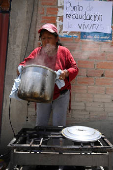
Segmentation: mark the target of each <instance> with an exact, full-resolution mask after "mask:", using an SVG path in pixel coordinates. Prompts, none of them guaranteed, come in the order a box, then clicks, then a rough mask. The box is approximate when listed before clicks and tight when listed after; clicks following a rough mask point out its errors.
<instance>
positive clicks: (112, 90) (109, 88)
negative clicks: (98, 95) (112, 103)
mask: <svg viewBox="0 0 113 170" xmlns="http://www.w3.org/2000/svg"><path fill="white" fill-rule="evenodd" d="M106 94H111V95H113V87H106Z"/></svg>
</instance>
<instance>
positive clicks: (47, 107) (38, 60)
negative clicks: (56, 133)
mask: <svg viewBox="0 0 113 170" xmlns="http://www.w3.org/2000/svg"><path fill="white" fill-rule="evenodd" d="M38 33H39V37H40V40H41V43H42V44H41V46H40V47H37V48H36V49H34V50H33V52H31V54H30V55H29V56H28V57H27V58H25V60H24V61H23V62H21V63H20V65H23V66H25V65H27V64H38V65H43V66H46V67H48V68H51V69H52V70H54V71H58V70H62V72H61V74H60V76H59V79H61V80H64V82H65V85H64V86H63V87H62V88H61V89H59V87H58V86H57V84H55V87H54V94H53V101H52V102H51V103H37V119H36V126H47V125H48V121H49V118H50V114H51V111H52V112H53V126H65V125H66V114H67V109H68V106H69V99H70V90H71V81H72V80H73V79H74V78H75V77H76V76H77V74H78V68H77V65H76V62H75V60H74V58H73V56H72V55H71V53H70V51H69V50H68V49H67V48H66V47H64V46H62V45H61V44H60V43H59V36H58V31H57V28H56V26H55V25H53V24H50V23H47V24H45V25H43V26H42V27H41V28H40V30H39V31H38Z"/></svg>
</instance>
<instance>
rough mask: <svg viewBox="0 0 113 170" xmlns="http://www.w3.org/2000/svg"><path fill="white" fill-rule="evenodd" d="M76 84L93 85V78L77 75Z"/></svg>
mask: <svg viewBox="0 0 113 170" xmlns="http://www.w3.org/2000/svg"><path fill="white" fill-rule="evenodd" d="M77 82H78V84H86V85H94V78H90V77H78V78H77Z"/></svg>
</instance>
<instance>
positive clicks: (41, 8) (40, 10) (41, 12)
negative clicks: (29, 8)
mask: <svg viewBox="0 0 113 170" xmlns="http://www.w3.org/2000/svg"><path fill="white" fill-rule="evenodd" d="M39 14H40V15H44V8H43V7H40V8H39Z"/></svg>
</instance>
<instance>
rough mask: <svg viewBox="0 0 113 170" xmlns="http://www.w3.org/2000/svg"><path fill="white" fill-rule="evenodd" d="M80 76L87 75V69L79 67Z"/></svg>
mask: <svg viewBox="0 0 113 170" xmlns="http://www.w3.org/2000/svg"><path fill="white" fill-rule="evenodd" d="M78 76H86V69H79V73H78Z"/></svg>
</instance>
